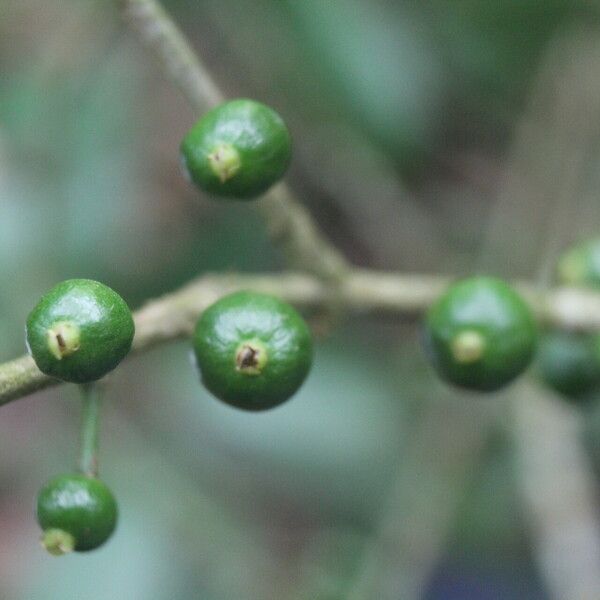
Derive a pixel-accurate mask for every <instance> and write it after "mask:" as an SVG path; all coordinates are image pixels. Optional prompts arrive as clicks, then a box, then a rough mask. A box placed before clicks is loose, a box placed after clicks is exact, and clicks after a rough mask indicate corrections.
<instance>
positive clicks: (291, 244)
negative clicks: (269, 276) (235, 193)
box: [119, 0, 347, 281]
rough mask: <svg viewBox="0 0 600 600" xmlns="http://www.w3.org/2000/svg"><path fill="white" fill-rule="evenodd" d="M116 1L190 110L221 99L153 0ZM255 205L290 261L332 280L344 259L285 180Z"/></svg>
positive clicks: (341, 270) (182, 37)
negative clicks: (178, 90)
mask: <svg viewBox="0 0 600 600" xmlns="http://www.w3.org/2000/svg"><path fill="white" fill-rule="evenodd" d="M119 2H120V4H121V7H122V11H123V16H124V18H125V21H126V22H127V24H128V25H129V27H130V28H131V29H132V30H133V31H135V32H136V33H137V35H138V37H139V38H140V39H141V40H142V41H143V42H144V44H145V45H146V46H147V47H148V48H149V49H150V50H152V52H153V54H154V55H155V57H156V58H157V61H158V63H159V65H160V67H161V68H162V70H163V71H164V73H165V75H166V76H167V77H168V79H169V80H170V81H171V82H172V83H173V84H174V85H175V86H177V87H178V88H179V89H180V90H181V92H182V93H183V95H184V97H185V98H186V99H187V101H188V102H189V103H190V105H191V106H192V108H193V109H194V111H196V112H198V113H201V112H203V111H205V110H206V109H207V108H211V107H213V106H215V105H217V104H220V103H221V102H223V100H224V99H225V96H224V94H223V93H222V92H221V90H220V89H219V87H218V85H217V84H216V83H215V81H214V80H213V78H212V77H211V75H210V73H209V71H208V69H207V68H206V67H205V65H204V64H203V63H202V61H201V60H200V59H199V57H198V56H197V55H196V54H195V53H194V51H193V49H192V47H191V45H190V43H189V41H188V40H187V39H186V37H185V35H184V34H183V32H182V31H181V30H180V29H179V27H178V26H177V25H176V24H175V22H174V21H173V20H172V19H171V17H170V16H169V15H168V14H167V12H166V11H165V10H164V8H163V7H162V6H161V5H160V3H159V2H158V1H157V0H119ZM256 206H257V209H258V211H259V213H260V214H261V215H262V216H263V218H264V219H265V221H266V223H267V229H268V231H269V234H270V236H271V239H272V240H273V242H274V243H275V244H276V245H277V246H278V247H280V248H281V250H282V251H283V253H284V255H285V256H286V259H287V261H288V263H289V264H290V265H291V266H292V267H294V268H296V269H299V270H305V271H307V272H309V273H314V274H315V275H318V276H319V277H322V278H324V279H330V280H334V281H337V280H339V278H340V277H341V276H342V275H343V274H344V272H345V271H346V268H347V263H346V260H345V259H344V257H343V256H342V255H341V254H340V253H339V252H338V251H337V250H336V249H335V248H334V247H333V246H332V245H331V244H330V243H329V241H328V240H327V239H326V238H325V237H324V236H323V234H322V233H321V232H320V231H319V229H318V227H317V226H316V224H315V223H314V221H313V220H312V217H311V216H310V214H309V213H308V211H307V210H306V209H305V208H304V207H303V206H302V204H301V203H300V202H298V201H297V199H296V198H295V197H294V195H293V194H292V192H291V190H290V189H289V188H288V187H287V186H286V185H285V184H279V185H278V186H276V187H274V188H273V189H272V190H271V191H270V192H268V193H267V194H266V195H265V197H264V198H262V199H261V200H259V201H258V202H257V203H256Z"/></svg>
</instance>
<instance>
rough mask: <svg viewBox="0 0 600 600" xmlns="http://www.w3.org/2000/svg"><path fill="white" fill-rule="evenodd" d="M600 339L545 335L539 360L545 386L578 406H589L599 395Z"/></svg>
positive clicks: (582, 335)
mask: <svg viewBox="0 0 600 600" xmlns="http://www.w3.org/2000/svg"><path fill="white" fill-rule="evenodd" d="M599 348H600V337H599V336H598V335H597V334H596V335H590V334H585V333H576V332H565V331H552V332H548V333H546V334H544V335H543V336H542V338H541V340H540V345H539V348H538V352H537V357H536V363H537V364H536V367H537V372H538V374H539V376H540V377H541V379H542V380H543V381H544V383H545V384H546V385H548V386H549V387H550V388H552V389H553V390H555V391H557V392H559V393H560V394H561V395H562V396H564V397H565V398H566V399H567V400H571V401H573V402H574V403H576V404H580V405H584V404H587V403H589V402H590V401H592V400H593V399H594V398H595V395H594V394H596V395H597V393H598V392H600V352H599Z"/></svg>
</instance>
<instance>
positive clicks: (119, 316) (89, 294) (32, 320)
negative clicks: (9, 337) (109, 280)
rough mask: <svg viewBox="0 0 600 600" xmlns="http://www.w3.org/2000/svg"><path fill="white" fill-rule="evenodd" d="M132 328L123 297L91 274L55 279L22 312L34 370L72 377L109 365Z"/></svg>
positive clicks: (96, 375) (99, 373) (90, 377)
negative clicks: (28, 310)
mask: <svg viewBox="0 0 600 600" xmlns="http://www.w3.org/2000/svg"><path fill="white" fill-rule="evenodd" d="M133 334H134V324H133V318H132V316H131V311H130V310H129V307H128V306H127V304H126V303H125V301H124V300H123V298H121V296H119V294H117V293H116V292H115V291H113V290H112V289H111V288H109V287H108V286H106V285H104V284H102V283H99V282H97V281H92V280H91V279H68V280H66V281H63V282H61V283H59V284H58V285H56V286H55V287H53V288H52V289H51V290H50V291H49V292H48V293H46V294H45V295H44V296H43V297H42V298H41V300H40V301H39V302H38V304H37V306H36V307H35V308H34V309H33V310H32V311H31V313H30V314H29V317H28V318H27V346H28V348H29V352H30V353H31V356H32V357H33V360H34V361H35V363H36V364H37V366H38V368H39V369H40V371H42V372H43V373H46V375H50V376H51V377H56V378H58V379H62V380H64V381H72V382H75V383H85V382H88V381H94V380H96V379H100V378H101V377H103V376H104V375H106V374H107V373H108V372H109V371H112V370H113V369H114V368H115V367H116V366H117V365H118V364H119V363H120V362H121V360H123V358H125V356H126V355H127V353H128V352H129V350H130V348H131V342H132V341H133Z"/></svg>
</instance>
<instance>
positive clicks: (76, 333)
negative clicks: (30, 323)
mask: <svg viewBox="0 0 600 600" xmlns="http://www.w3.org/2000/svg"><path fill="white" fill-rule="evenodd" d="M80 333H81V332H80V330H79V327H78V326H77V325H75V323H73V322H71V321H59V322H58V323H55V324H54V325H53V326H52V327H50V329H48V331H47V334H46V335H47V338H48V350H50V353H51V354H52V356H54V357H55V358H56V359H57V360H62V359H63V358H65V357H66V356H69V355H70V354H73V353H74V352H76V351H77V350H79V339H80Z"/></svg>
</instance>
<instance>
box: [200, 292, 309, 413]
mask: <svg viewBox="0 0 600 600" xmlns="http://www.w3.org/2000/svg"><path fill="white" fill-rule="evenodd" d="M194 352H195V355H196V359H197V364H198V367H199V369H200V373H201V376H202V382H203V383H204V385H205V386H206V388H207V389H208V390H209V391H210V392H212V393H213V394H214V395H215V396H216V397H217V398H219V399H221V400H223V401H224V402H226V403H227V404H231V405H232V406H236V407H238V408H242V409H245V410H251V411H258V410H265V409H268V408H272V407H274V406H277V405H278V404H281V403H282V402H285V401H286V400H287V399H288V398H290V397H291V396H292V395H293V394H294V393H295V392H296V391H297V390H298V388H299V387H300V386H301V385H302V383H303V382H304V380H305V378H306V376H307V375H308V372H309V370H310V366H311V362H312V340H311V335H310V331H309V329H308V326H307V325H306V323H305V322H304V320H303V319H302V317H301V316H300V315H299V314H298V313H297V312H296V311H295V310H294V309H293V308H292V307H291V306H290V305H288V304H286V303H285V302H282V301H281V300H279V299H278V298H275V297H273V296H268V295H265V294H257V293H254V292H237V293H235V294H230V295H229V296H225V297H223V298H221V299H220V300H218V301H217V302H215V303H214V304H213V305H212V306H210V307H209V308H207V309H206V310H205V311H204V313H203V314H202V315H201V317H200V319H199V320H198V323H197V325H196V331H195V334H194Z"/></svg>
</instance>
